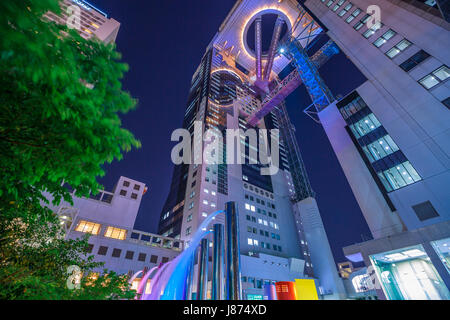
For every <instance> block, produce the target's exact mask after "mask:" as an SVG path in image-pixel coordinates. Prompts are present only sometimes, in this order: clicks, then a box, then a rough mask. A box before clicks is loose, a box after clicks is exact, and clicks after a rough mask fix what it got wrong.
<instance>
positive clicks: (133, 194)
mask: <svg viewBox="0 0 450 320" xmlns="http://www.w3.org/2000/svg"><path fill="white" fill-rule="evenodd" d="M137 197H138V195H137V193H134V192H133V193H131V199H134V200H136V199H137Z"/></svg>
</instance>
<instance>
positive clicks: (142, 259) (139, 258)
mask: <svg viewBox="0 0 450 320" xmlns="http://www.w3.org/2000/svg"><path fill="white" fill-rule="evenodd" d="M145 258H147V255H146V254H145V253H139V255H138V261H145Z"/></svg>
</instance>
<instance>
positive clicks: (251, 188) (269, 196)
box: [242, 175, 273, 199]
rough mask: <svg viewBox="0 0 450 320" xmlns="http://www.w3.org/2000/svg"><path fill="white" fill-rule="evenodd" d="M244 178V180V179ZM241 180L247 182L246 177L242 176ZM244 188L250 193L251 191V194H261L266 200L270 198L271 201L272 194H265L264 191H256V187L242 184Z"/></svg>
mask: <svg viewBox="0 0 450 320" xmlns="http://www.w3.org/2000/svg"><path fill="white" fill-rule="evenodd" d="M244 177H245V178H244ZM242 178H243V179H244V180H245V181H248V177H247V176H245V175H244V176H242ZM244 188H245V189H249V190H250V191H253V192H255V193H258V194H261V195H263V196H266V197H267V198H270V199H273V194H272V193H269V192H267V191H265V190H262V189H258V188H257V187H254V186H252V185H249V184H247V183H244Z"/></svg>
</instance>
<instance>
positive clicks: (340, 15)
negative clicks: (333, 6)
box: [338, 2, 353, 17]
mask: <svg viewBox="0 0 450 320" xmlns="http://www.w3.org/2000/svg"><path fill="white" fill-rule="evenodd" d="M352 7H353V4H352V3H351V2H350V3H348V4H347V5H346V6H345V7H344V9H342V10H341V12H339V14H338V16H339V17H342V16H344V15H345V14H346V13H347V12H348V10H350V9H351V8H352Z"/></svg>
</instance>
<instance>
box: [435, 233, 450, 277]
mask: <svg viewBox="0 0 450 320" xmlns="http://www.w3.org/2000/svg"><path fill="white" fill-rule="evenodd" d="M431 246H432V247H433V249H434V250H435V251H436V253H437V255H438V256H439V259H441V261H442V263H443V264H444V266H445V268H446V269H447V272H448V273H450V238H446V239H442V240H437V241H432V242H431Z"/></svg>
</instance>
